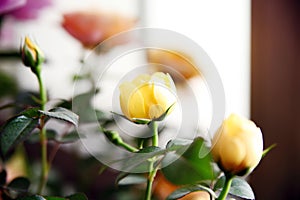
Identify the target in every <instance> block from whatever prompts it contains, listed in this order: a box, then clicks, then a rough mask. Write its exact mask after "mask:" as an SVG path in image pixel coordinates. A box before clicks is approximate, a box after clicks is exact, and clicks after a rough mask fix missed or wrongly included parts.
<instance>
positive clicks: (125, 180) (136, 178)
mask: <svg viewBox="0 0 300 200" xmlns="http://www.w3.org/2000/svg"><path fill="white" fill-rule="evenodd" d="M116 182H117V184H119V185H133V184H141V183H146V182H147V178H146V177H144V176H142V175H136V174H124V175H123V176H121V177H118V178H117V181H116Z"/></svg>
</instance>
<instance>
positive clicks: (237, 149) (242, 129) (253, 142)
mask: <svg viewBox="0 0 300 200" xmlns="http://www.w3.org/2000/svg"><path fill="white" fill-rule="evenodd" d="M212 145H213V146H212V147H213V148H212V155H213V157H214V159H215V161H216V162H217V163H218V165H219V166H220V168H221V169H222V170H223V171H224V172H225V173H229V174H232V175H240V176H243V175H245V174H247V173H250V172H251V171H252V170H253V169H254V168H255V167H256V166H257V165H258V163H259V162H260V159H261V157H262V152H263V138H262V133H261V130H260V129H259V128H258V127H257V126H256V125H255V124H254V122H252V121H250V120H248V119H245V118H242V117H240V116H238V115H236V114H231V115H230V116H229V117H228V118H227V119H226V120H224V122H223V124H222V126H221V127H220V128H219V130H218V132H217V133H216V134H215V136H214V138H213V141H212Z"/></svg>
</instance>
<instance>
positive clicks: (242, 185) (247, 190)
mask: <svg viewBox="0 0 300 200" xmlns="http://www.w3.org/2000/svg"><path fill="white" fill-rule="evenodd" d="M224 183H225V176H222V177H221V178H219V180H218V181H217V183H216V184H215V187H214V190H215V191H216V190H221V189H222V188H223V186H224ZM229 194H231V195H234V196H237V197H241V198H244V199H255V196H254V192H253V190H252V188H251V186H250V185H249V184H248V183H247V181H246V180H244V179H243V178H238V177H235V178H233V180H232V183H231V187H230V190H229Z"/></svg>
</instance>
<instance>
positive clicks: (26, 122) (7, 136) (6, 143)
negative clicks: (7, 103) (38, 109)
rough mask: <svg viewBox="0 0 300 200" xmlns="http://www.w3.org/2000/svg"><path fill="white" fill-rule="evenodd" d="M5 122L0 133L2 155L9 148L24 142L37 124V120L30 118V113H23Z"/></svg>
mask: <svg viewBox="0 0 300 200" xmlns="http://www.w3.org/2000/svg"><path fill="white" fill-rule="evenodd" d="M24 114H25V115H19V116H16V117H13V118H11V119H10V120H9V121H7V122H6V123H5V124H4V126H3V128H2V130H1V132H0V147H1V153H2V155H5V154H6V153H7V152H8V150H9V149H10V148H12V147H13V146H15V145H16V144H18V143H20V142H22V141H24V140H25V139H26V137H27V136H28V135H29V134H30V133H31V132H32V131H33V129H35V128H36V127H37V126H38V124H39V119H38V118H32V117H31V115H32V113H24Z"/></svg>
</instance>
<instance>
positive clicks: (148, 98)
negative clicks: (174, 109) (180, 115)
mask: <svg viewBox="0 0 300 200" xmlns="http://www.w3.org/2000/svg"><path fill="white" fill-rule="evenodd" d="M119 88H120V105H121V109H122V112H123V114H124V115H125V116H126V117H127V118H128V119H133V118H142V119H150V120H152V119H156V118H158V117H160V116H161V115H163V114H164V113H165V112H166V111H167V109H168V108H170V106H172V105H173V104H174V103H175V102H176V97H175V94H176V88H175V85H174V82H173V80H172V78H171V76H170V75H169V74H164V73H162V72H156V73H154V74H153V75H152V76H150V75H148V74H142V75H139V76H138V77H136V78H135V79H134V80H133V81H132V82H124V83H122V84H121V85H120V87H119Z"/></svg>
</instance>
